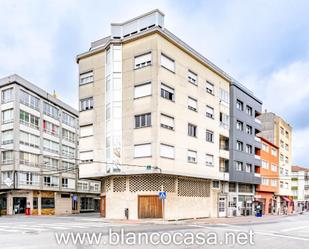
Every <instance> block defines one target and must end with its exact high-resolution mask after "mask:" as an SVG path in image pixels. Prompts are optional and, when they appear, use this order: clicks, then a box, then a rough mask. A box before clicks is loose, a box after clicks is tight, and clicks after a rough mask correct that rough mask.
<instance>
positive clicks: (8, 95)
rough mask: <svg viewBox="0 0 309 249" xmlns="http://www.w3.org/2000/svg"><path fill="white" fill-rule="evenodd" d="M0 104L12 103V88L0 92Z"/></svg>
mask: <svg viewBox="0 0 309 249" xmlns="http://www.w3.org/2000/svg"><path fill="white" fill-rule="evenodd" d="M1 100H2V101H1V102H2V104H4V103H8V102H11V101H13V88H9V89H5V90H3V91H2V92H1Z"/></svg>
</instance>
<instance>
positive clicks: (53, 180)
mask: <svg viewBox="0 0 309 249" xmlns="http://www.w3.org/2000/svg"><path fill="white" fill-rule="evenodd" d="M43 184H44V186H46V187H59V177H58V176H44V181H43Z"/></svg>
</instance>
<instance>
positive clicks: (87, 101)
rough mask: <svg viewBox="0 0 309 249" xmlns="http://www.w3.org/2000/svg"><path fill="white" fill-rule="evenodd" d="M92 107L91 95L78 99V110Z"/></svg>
mask: <svg viewBox="0 0 309 249" xmlns="http://www.w3.org/2000/svg"><path fill="white" fill-rule="evenodd" d="M90 109H93V97H90V98H86V99H81V100H80V111H81V112H82V111H87V110H90Z"/></svg>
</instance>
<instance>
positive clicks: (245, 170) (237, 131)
mask: <svg viewBox="0 0 309 249" xmlns="http://www.w3.org/2000/svg"><path fill="white" fill-rule="evenodd" d="M230 96H231V103H232V104H231V107H230V116H231V119H230V162H229V180H230V183H229V196H230V198H229V199H230V202H229V211H230V214H229V215H233V216H235V215H252V214H253V211H254V207H253V201H254V193H255V188H256V186H257V185H258V184H260V182H261V179H260V175H259V174H258V172H259V171H260V167H261V158H260V150H261V141H260V138H258V137H257V134H258V133H259V132H260V131H261V122H260V121H259V120H258V119H257V117H258V116H259V115H260V113H261V109H262V102H261V101H260V100H259V99H258V98H256V97H255V96H254V94H253V93H252V92H251V91H250V90H248V89H247V88H245V87H244V86H242V85H240V84H238V83H237V82H235V81H233V82H232V83H231V86H230Z"/></svg>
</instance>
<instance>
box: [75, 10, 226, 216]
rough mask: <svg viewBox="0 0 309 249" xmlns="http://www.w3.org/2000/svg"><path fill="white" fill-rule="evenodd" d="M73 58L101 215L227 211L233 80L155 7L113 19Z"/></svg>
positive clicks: (84, 155)
mask: <svg viewBox="0 0 309 249" xmlns="http://www.w3.org/2000/svg"><path fill="white" fill-rule="evenodd" d="M77 63H78V65H79V73H80V76H79V77H80V79H79V85H80V86H79V99H80V119H79V125H80V133H81V137H80V150H79V152H80V159H81V161H82V164H81V165H80V176H81V177H83V178H90V179H99V180H101V181H102V191H101V215H102V216H104V217H107V218H125V217H126V216H128V218H129V219H139V218H164V219H180V218H198V217H218V216H219V217H224V216H227V215H228V212H227V203H228V180H229V173H228V169H229V157H230V153H229V127H230V121H229V120H230V119H229V116H230V81H231V79H230V77H229V76H228V75H227V74H226V73H225V72H223V71H222V70H221V69H219V68H218V67H217V66H215V65H214V64H213V63H211V62H210V61H209V60H207V59H206V58H205V57H203V56H202V55H200V54H199V53H198V52H196V51H195V50H194V49H193V48H191V47H189V46H188V45H187V44H186V43H184V42H183V41H182V40H180V39H179V38H178V37H176V36H175V35H173V34H172V33H171V32H170V31H168V30H167V29H166V28H165V27H164V14H163V13H162V12H160V11H159V10H154V11H151V12H149V13H146V14H144V15H142V16H139V17H137V18H134V19H132V20H129V21H127V22H124V23H117V24H111V35H110V36H108V37H105V38H103V39H101V40H98V41H95V42H92V43H91V47H90V49H89V51H87V52H85V53H82V54H80V55H78V56H77ZM160 191H164V192H166V193H167V196H166V199H165V200H164V201H163V200H160V199H159V196H158V194H159V192H160Z"/></svg>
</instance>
